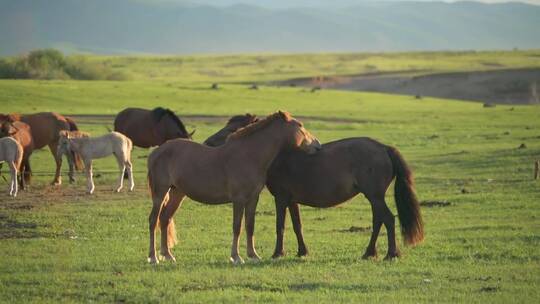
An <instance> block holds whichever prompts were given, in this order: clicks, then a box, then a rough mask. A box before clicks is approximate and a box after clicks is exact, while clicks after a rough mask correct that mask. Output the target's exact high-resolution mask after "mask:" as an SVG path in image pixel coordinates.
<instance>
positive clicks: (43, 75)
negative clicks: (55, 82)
mask: <svg viewBox="0 0 540 304" xmlns="http://www.w3.org/2000/svg"><path fill="white" fill-rule="evenodd" d="M0 78H6V79H78V80H126V79H128V76H127V75H126V74H125V73H122V72H115V71H113V70H112V69H111V68H110V67H109V65H107V64H105V63H99V62H89V61H88V60H87V59H86V58H85V57H82V56H75V57H65V56H64V55H63V54H62V53H61V52H60V51H58V50H55V49H43V50H34V51H31V52H30V53H29V54H28V55H24V56H19V57H16V58H12V59H0Z"/></svg>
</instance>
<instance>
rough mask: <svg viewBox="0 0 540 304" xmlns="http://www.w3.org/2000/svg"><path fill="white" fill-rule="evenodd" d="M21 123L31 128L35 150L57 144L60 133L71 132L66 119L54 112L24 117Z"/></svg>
mask: <svg viewBox="0 0 540 304" xmlns="http://www.w3.org/2000/svg"><path fill="white" fill-rule="evenodd" d="M21 121H22V122H24V123H26V124H28V125H29V126H30V133H31V135H32V139H33V143H34V148H35V149H41V148H43V147H44V146H46V145H49V144H56V142H58V138H59V135H58V133H59V132H60V131H62V130H70V126H69V123H68V122H67V120H66V118H65V117H64V116H62V115H60V114H57V113H53V112H42V113H35V114H29V115H24V116H22V117H21Z"/></svg>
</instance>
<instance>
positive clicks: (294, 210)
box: [289, 203, 308, 257]
mask: <svg viewBox="0 0 540 304" xmlns="http://www.w3.org/2000/svg"><path fill="white" fill-rule="evenodd" d="M289 211H290V212H291V220H292V223H293V229H294V233H295V234H296V240H297V241H298V252H297V254H296V255H297V256H299V257H303V256H306V255H308V249H307V247H306V243H305V242H304V233H303V231H302V219H301V218H300V208H299V207H298V203H291V204H289Z"/></svg>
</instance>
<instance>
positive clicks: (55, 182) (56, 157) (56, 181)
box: [49, 143, 62, 186]
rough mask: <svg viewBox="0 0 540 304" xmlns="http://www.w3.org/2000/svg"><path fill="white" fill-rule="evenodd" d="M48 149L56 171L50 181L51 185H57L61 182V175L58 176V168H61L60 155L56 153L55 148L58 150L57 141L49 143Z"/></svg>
mask: <svg viewBox="0 0 540 304" xmlns="http://www.w3.org/2000/svg"><path fill="white" fill-rule="evenodd" d="M49 149H50V150H51V153H52V155H53V157H54V161H55V162H56V172H55V173H54V179H53V181H52V182H51V185H57V186H58V185H61V184H62V177H61V176H60V169H61V168H62V156H61V155H58V153H57V150H58V146H57V143H51V144H49Z"/></svg>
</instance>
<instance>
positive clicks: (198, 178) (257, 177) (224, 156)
mask: <svg viewBox="0 0 540 304" xmlns="http://www.w3.org/2000/svg"><path fill="white" fill-rule="evenodd" d="M319 148H320V143H319V141H318V140H317V139H316V138H315V137H313V136H312V135H311V134H310V133H309V132H308V131H307V130H306V129H304V127H303V126H302V124H301V123H300V122H299V121H297V120H295V119H294V118H292V117H291V116H290V115H289V114H288V113H284V112H281V111H280V112H277V113H274V114H272V115H270V116H268V117H267V118H265V119H263V120H261V121H259V122H256V123H253V124H251V125H250V126H249V127H246V128H243V129H240V130H239V131H237V132H236V133H234V134H232V135H231V136H229V138H228V140H227V142H226V143H225V144H224V145H222V146H220V147H216V148H212V147H208V146H205V145H202V144H199V143H195V142H192V141H189V140H184V139H175V140H169V141H167V142H166V143H164V144H163V145H161V146H160V147H158V148H156V149H155V150H154V151H153V152H152V153H151V154H150V156H149V157H148V183H149V188H150V192H151V195H152V201H153V207H152V211H151V213H150V216H149V230H150V251H149V254H148V261H149V262H150V263H158V259H157V256H156V250H155V239H154V238H155V229H156V226H157V224H158V219H159V223H160V226H161V227H160V228H161V255H162V256H163V257H164V258H165V259H166V260H172V261H175V258H174V256H173V255H172V253H171V251H170V249H171V247H172V246H173V245H174V244H175V242H176V238H175V233H176V232H175V228H174V222H173V218H172V217H173V215H174V213H175V212H176V210H177V209H178V207H179V206H180V204H181V203H182V200H183V198H184V197H185V196H188V197H189V198H191V199H193V200H195V201H198V202H201V203H203V204H211V205H217V204H224V203H228V202H232V204H233V240H232V246H231V257H230V260H231V262H232V263H234V264H241V263H243V262H244V261H243V259H242V258H241V257H240V255H239V254H238V242H239V237H240V232H241V226H242V218H243V217H244V216H245V219H246V225H245V227H246V231H247V255H248V257H250V258H251V259H254V260H259V259H260V257H259V256H258V255H257V252H256V251H255V246H254V238H253V233H254V230H255V209H256V208H257V202H258V200H259V194H260V192H261V191H262V189H263V188H264V185H265V183H266V171H267V170H268V168H269V167H270V164H271V163H272V161H273V160H274V158H275V157H276V156H277V155H278V153H279V152H281V151H283V150H286V149H302V150H303V151H306V152H307V153H313V152H315V151H317V150H318V149H319Z"/></svg>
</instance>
